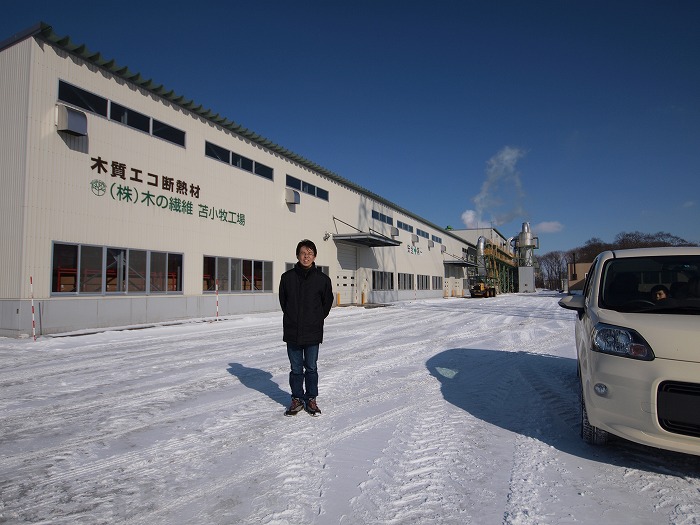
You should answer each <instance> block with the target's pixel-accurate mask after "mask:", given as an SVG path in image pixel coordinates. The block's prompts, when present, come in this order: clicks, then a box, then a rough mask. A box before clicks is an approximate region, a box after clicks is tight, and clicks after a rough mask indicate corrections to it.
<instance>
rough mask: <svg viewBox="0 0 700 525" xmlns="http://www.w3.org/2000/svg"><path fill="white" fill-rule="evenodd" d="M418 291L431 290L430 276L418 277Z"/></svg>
mask: <svg viewBox="0 0 700 525" xmlns="http://www.w3.org/2000/svg"><path fill="white" fill-rule="evenodd" d="M418 289H419V290H430V276H429V275H419V276H418Z"/></svg>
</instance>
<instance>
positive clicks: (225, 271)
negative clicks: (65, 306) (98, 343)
mask: <svg viewBox="0 0 700 525" xmlns="http://www.w3.org/2000/svg"><path fill="white" fill-rule="evenodd" d="M52 260H53V262H52V274H51V275H52V277H51V292H52V293H56V294H60V293H65V294H102V295H104V294H111V293H114V294H167V293H173V292H175V293H181V292H182V261H183V256H182V254H181V253H168V252H157V251H151V250H135V249H130V248H109V247H106V246H92V245H81V244H64V243H54V245H53V258H52ZM292 266H293V264H292V263H288V264H287V265H286V268H287V269H289V268H291V267H292ZM320 270H321V271H323V272H324V273H326V274H328V267H327V266H323V267H320ZM413 282H414V276H413V274H410V273H399V274H398V289H399V290H413ZM416 282H417V289H418V290H430V283H431V278H430V276H428V275H418V276H416ZM272 288H273V272H272V261H257V260H252V259H238V258H231V257H212V256H205V257H204V265H203V269H202V291H204V292H215V291H218V292H220V293H235V292H267V293H271V292H272ZM393 289H394V273H393V272H383V271H379V270H373V271H372V290H393ZM432 289H433V290H441V289H442V277H439V276H433V277H432Z"/></svg>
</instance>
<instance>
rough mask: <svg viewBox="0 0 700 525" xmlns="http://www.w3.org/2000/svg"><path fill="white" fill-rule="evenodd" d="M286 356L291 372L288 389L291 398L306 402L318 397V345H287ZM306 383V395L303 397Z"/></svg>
mask: <svg viewBox="0 0 700 525" xmlns="http://www.w3.org/2000/svg"><path fill="white" fill-rule="evenodd" d="M287 355H288V356H289V364H290V365H291V367H292V370H291V371H290V372H289V387H290V388H291V389H292V397H297V398H299V399H303V400H307V399H309V398H312V397H316V396H317V395H318V370H317V369H316V361H317V360H318V345H295V344H292V343H287ZM304 383H306V395H304Z"/></svg>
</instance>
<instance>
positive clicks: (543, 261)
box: [537, 252, 567, 290]
mask: <svg viewBox="0 0 700 525" xmlns="http://www.w3.org/2000/svg"><path fill="white" fill-rule="evenodd" d="M537 262H538V263H539V266H540V276H541V279H542V281H541V283H538V285H539V286H543V287H545V288H549V289H550V290H558V289H560V288H561V286H562V280H563V279H564V278H565V277H566V262H567V259H566V253H565V252H549V253H545V254H544V255H541V256H539V257H537Z"/></svg>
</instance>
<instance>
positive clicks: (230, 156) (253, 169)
mask: <svg viewBox="0 0 700 525" xmlns="http://www.w3.org/2000/svg"><path fill="white" fill-rule="evenodd" d="M204 156H205V157H209V158H212V159H216V160H219V161H221V162H225V163H226V164H228V165H230V166H233V167H235V168H239V169H242V170H245V171H248V172H250V173H254V174H255V175H259V176H261V177H264V178H266V179H269V180H273V179H274V170H273V169H272V168H270V167H269V166H265V165H264V164H261V163H259V162H255V161H254V160H252V159H249V158H248V157H244V156H243V155H239V154H238V153H235V152H233V151H229V150H227V149H226V148H222V147H221V146H217V145H216V144H212V143H211V142H209V141H205V142H204Z"/></svg>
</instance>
